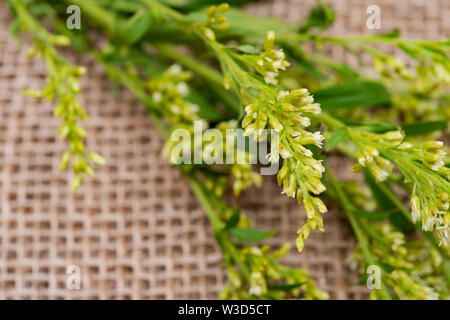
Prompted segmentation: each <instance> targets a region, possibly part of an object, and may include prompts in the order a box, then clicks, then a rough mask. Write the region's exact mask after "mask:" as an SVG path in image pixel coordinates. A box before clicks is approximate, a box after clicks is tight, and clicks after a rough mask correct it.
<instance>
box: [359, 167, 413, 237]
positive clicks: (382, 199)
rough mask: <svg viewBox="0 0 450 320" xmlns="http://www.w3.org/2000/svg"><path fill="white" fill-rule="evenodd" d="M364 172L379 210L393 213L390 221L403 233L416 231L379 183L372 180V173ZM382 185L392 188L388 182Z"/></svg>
mask: <svg viewBox="0 0 450 320" xmlns="http://www.w3.org/2000/svg"><path fill="white" fill-rule="evenodd" d="M363 172H364V179H365V181H366V183H367V185H368V186H369V188H370V191H371V192H372V194H373V197H374V198H375V201H376V202H377V205H378V208H379V209H380V210H382V211H384V212H391V215H390V216H389V221H390V222H391V223H392V224H393V225H394V226H395V227H396V228H397V229H398V230H400V231H402V232H403V233H409V232H410V231H412V230H414V227H412V226H411V224H410V222H409V221H408V220H407V219H406V218H405V217H404V216H403V215H402V213H401V212H400V211H399V210H398V208H397V206H396V205H395V203H393V202H392V200H391V199H389V197H388V196H387V195H385V194H384V192H383V191H382V190H381V189H380V187H379V186H378V183H377V182H376V181H375V180H374V179H373V178H372V176H371V175H370V173H368V172H367V170H364V171H363ZM380 183H382V184H384V185H385V186H386V187H387V188H390V187H389V185H388V184H387V183H386V182H380Z"/></svg>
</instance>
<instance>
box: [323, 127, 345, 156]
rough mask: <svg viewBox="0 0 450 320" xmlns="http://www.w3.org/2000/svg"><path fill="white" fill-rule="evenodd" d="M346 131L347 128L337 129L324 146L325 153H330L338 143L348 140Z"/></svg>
mask: <svg viewBox="0 0 450 320" xmlns="http://www.w3.org/2000/svg"><path fill="white" fill-rule="evenodd" d="M348 138H349V136H348V130H347V127H342V128H339V129H337V130H336V131H335V132H334V133H333V135H332V136H331V137H330V139H328V141H327V143H326V145H325V151H327V152H328V151H330V150H332V149H333V148H335V147H336V146H337V145H338V144H339V143H341V142H344V141H346V140H348Z"/></svg>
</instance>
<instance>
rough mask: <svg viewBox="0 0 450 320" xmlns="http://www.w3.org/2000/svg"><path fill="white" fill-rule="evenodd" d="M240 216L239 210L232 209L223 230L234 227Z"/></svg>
mask: <svg viewBox="0 0 450 320" xmlns="http://www.w3.org/2000/svg"><path fill="white" fill-rule="evenodd" d="M240 217H241V213H240V211H239V210H234V211H233V214H232V215H231V217H230V218H229V219H228V220H227V222H226V224H225V227H224V230H230V229H233V228H235V227H236V226H237V225H238V223H239V219H240Z"/></svg>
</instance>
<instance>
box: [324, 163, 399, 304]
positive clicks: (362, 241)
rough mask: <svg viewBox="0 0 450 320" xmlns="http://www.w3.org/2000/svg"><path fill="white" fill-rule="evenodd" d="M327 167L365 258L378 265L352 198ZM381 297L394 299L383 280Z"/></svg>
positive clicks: (367, 261)
mask: <svg viewBox="0 0 450 320" xmlns="http://www.w3.org/2000/svg"><path fill="white" fill-rule="evenodd" d="M325 168H326V172H327V175H328V177H329V182H330V184H331V186H333V188H334V189H335V191H336V198H337V200H338V202H339V203H340V204H341V206H342V208H343V209H344V212H345V214H346V215H347V217H348V220H349V221H350V225H351V226H352V229H353V232H354V233H355V236H356V239H357V240H358V244H359V246H360V247H361V251H362V253H363V256H364V260H365V261H366V263H367V264H369V265H377V263H376V260H375V258H374V257H373V255H372V253H371V251H370V249H369V242H368V238H367V236H366V234H365V232H364V230H363V229H362V227H361V224H360V220H359V218H358V217H357V216H355V214H354V213H353V211H352V205H351V203H350V200H349V199H348V197H347V195H346V194H345V192H344V191H343V190H342V188H341V186H340V185H339V183H338V182H337V181H336V179H335V178H334V176H333V174H332V173H331V171H330V169H329V168H328V166H327V165H326V164H325ZM380 297H381V298H382V299H384V300H392V298H391V294H390V293H389V290H388V289H387V288H386V286H385V284H384V283H383V282H381V287H380Z"/></svg>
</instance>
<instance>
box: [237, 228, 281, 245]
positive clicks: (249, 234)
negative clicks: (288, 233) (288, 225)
mask: <svg viewBox="0 0 450 320" xmlns="http://www.w3.org/2000/svg"><path fill="white" fill-rule="evenodd" d="M230 233H231V234H232V235H234V236H235V237H236V238H238V239H240V240H244V241H249V242H259V241H263V240H265V239H267V238H270V237H271V236H273V235H274V234H275V232H274V231H262V230H255V229H237V228H234V229H231V230H230Z"/></svg>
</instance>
